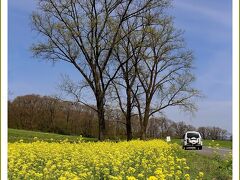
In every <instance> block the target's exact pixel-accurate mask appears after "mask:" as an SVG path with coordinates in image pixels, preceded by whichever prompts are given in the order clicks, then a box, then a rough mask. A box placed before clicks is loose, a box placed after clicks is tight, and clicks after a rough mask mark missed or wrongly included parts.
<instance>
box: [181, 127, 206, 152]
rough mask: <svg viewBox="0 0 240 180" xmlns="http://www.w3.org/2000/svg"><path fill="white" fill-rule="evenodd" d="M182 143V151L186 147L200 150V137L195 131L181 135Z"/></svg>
mask: <svg viewBox="0 0 240 180" xmlns="http://www.w3.org/2000/svg"><path fill="white" fill-rule="evenodd" d="M182 142H183V144H182V147H183V149H187V147H196V149H199V150H202V137H201V134H200V133H199V132H197V131H187V132H186V133H185V134H184V135H183V141H182Z"/></svg>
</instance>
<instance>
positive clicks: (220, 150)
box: [188, 146, 232, 157]
mask: <svg viewBox="0 0 240 180" xmlns="http://www.w3.org/2000/svg"><path fill="white" fill-rule="evenodd" d="M188 150H189V151H194V152H196V153H198V154H202V155H206V156H211V155H214V152H217V153H218V154H220V155H221V156H222V157H225V156H227V155H229V153H230V152H232V149H228V148H218V149H217V148H210V147H204V146H203V148H202V150H195V148H189V149H188Z"/></svg>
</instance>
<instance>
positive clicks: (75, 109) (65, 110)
mask: <svg viewBox="0 0 240 180" xmlns="http://www.w3.org/2000/svg"><path fill="white" fill-rule="evenodd" d="M8 125H9V127H10V128H16V129H26V130H35V131H42V132H53V133H59V134H69V135H83V136H85V137H98V129H99V127H98V118H97V113H96V112H95V111H94V110H93V109H92V108H91V107H88V106H85V105H81V104H79V103H74V102H70V101H63V100H61V99H59V98H56V97H49V96H40V95H25V96H18V97H16V98H15V99H14V100H12V101H9V102H8ZM131 125H132V133H133V137H134V138H138V137H140V135H141V133H140V131H141V127H140V126H139V117H138V116H137V115H136V116H134V117H133V118H132V123H131ZM106 126H107V127H106V129H107V132H106V137H107V138H111V139H125V138H126V125H125V117H124V115H123V113H122V111H121V110H119V109H111V108H107V109H106ZM188 130H198V131H199V132H200V133H201V134H202V136H203V138H204V139H226V137H227V131H226V130H224V129H221V128H218V127H199V128H198V129H197V128H195V127H193V126H191V125H187V124H185V123H184V122H174V121H171V120H169V119H167V118H165V117H158V118H150V122H149V125H148V127H147V137H148V138H165V137H166V136H171V137H175V138H181V136H182V135H183V134H184V133H185V132H186V131H188Z"/></svg>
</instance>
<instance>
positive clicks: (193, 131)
mask: <svg viewBox="0 0 240 180" xmlns="http://www.w3.org/2000/svg"><path fill="white" fill-rule="evenodd" d="M186 133H199V132H197V131H187V132H186Z"/></svg>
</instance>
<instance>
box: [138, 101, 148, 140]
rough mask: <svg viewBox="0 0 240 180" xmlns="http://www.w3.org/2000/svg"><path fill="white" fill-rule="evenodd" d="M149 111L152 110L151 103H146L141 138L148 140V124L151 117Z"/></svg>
mask: <svg viewBox="0 0 240 180" xmlns="http://www.w3.org/2000/svg"><path fill="white" fill-rule="evenodd" d="M149 112H150V103H148V102H147V103H146V107H145V112H144V117H143V123H142V125H141V135H140V139H141V140H146V138H147V125H148V119H149Z"/></svg>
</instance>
